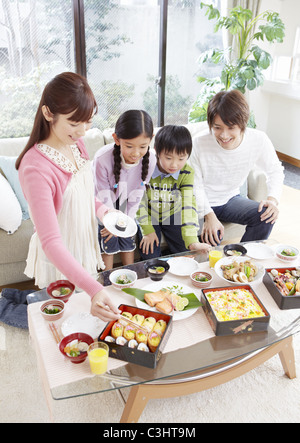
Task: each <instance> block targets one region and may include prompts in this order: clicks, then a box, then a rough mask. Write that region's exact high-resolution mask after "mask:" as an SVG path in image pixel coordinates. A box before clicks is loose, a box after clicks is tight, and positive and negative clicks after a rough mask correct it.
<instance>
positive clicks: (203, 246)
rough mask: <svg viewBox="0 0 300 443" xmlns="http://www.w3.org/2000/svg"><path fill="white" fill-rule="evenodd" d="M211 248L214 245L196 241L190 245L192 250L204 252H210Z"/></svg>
mask: <svg viewBox="0 0 300 443" xmlns="http://www.w3.org/2000/svg"><path fill="white" fill-rule="evenodd" d="M211 249H212V246H211V245H208V244H207V243H200V242H196V243H192V244H191V245H189V250H190V251H199V252H203V253H204V252H209V251H210V250H211Z"/></svg>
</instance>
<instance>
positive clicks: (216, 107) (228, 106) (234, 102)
mask: <svg viewBox="0 0 300 443" xmlns="http://www.w3.org/2000/svg"><path fill="white" fill-rule="evenodd" d="M217 115H218V116H219V117H220V118H221V120H222V121H223V122H224V123H225V125H226V126H233V125H237V126H238V127H239V128H240V129H241V131H242V132H245V130H246V128H247V124H248V121H249V116H250V112H249V105H248V103H247V100H246V99H245V97H244V95H243V94H242V93H241V92H240V91H238V90H236V89H235V90H232V91H221V92H219V93H218V94H216V95H215V96H214V97H213V98H212V99H211V100H210V102H209V104H208V109H207V123H208V126H209V129H210V130H212V126H213V124H214V121H215V118H216V116H217Z"/></svg>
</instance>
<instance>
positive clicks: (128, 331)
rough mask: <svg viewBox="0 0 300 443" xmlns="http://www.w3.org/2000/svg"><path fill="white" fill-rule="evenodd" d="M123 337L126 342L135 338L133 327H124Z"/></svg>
mask: <svg viewBox="0 0 300 443" xmlns="http://www.w3.org/2000/svg"><path fill="white" fill-rule="evenodd" d="M123 337H125V338H126V340H128V341H129V340H132V339H134V338H135V329H134V327H132V326H131V325H127V326H125V328H124V331H123Z"/></svg>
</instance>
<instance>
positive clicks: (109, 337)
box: [104, 335, 116, 343]
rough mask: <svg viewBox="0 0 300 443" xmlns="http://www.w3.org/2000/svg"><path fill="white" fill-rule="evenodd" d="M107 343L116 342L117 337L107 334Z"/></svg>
mask: <svg viewBox="0 0 300 443" xmlns="http://www.w3.org/2000/svg"><path fill="white" fill-rule="evenodd" d="M104 341H106V342H107V343H114V342H115V341H116V339H115V338H113V337H112V336H111V335H107V336H106V337H105V339H104Z"/></svg>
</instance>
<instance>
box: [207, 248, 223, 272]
mask: <svg viewBox="0 0 300 443" xmlns="http://www.w3.org/2000/svg"><path fill="white" fill-rule="evenodd" d="M222 257H223V253H222V251H218V250H216V249H212V250H211V251H209V254H208V260H209V266H210V267H211V268H214V267H215V264H216V263H217V261H219V260H220V259H221V258H222Z"/></svg>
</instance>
